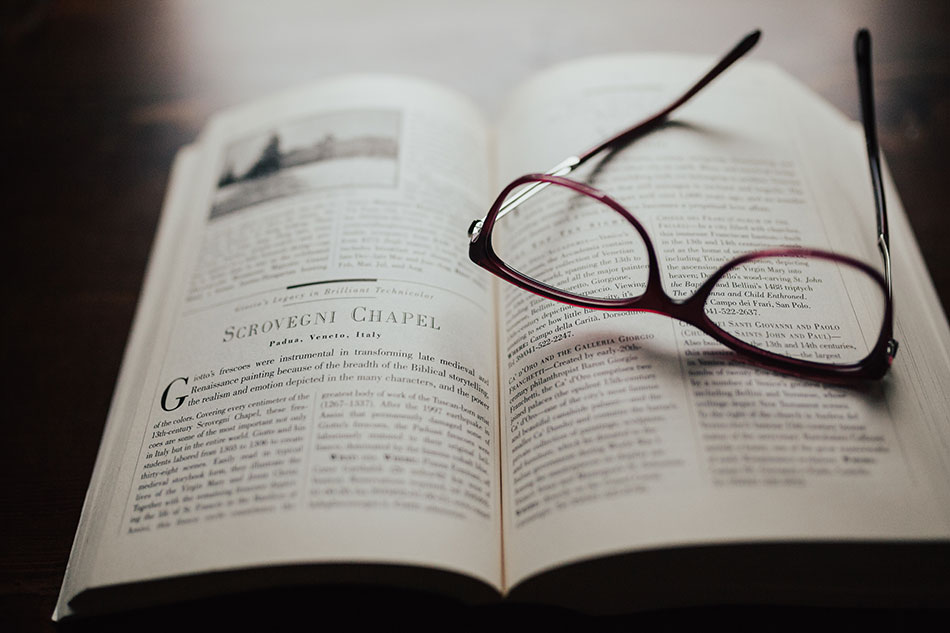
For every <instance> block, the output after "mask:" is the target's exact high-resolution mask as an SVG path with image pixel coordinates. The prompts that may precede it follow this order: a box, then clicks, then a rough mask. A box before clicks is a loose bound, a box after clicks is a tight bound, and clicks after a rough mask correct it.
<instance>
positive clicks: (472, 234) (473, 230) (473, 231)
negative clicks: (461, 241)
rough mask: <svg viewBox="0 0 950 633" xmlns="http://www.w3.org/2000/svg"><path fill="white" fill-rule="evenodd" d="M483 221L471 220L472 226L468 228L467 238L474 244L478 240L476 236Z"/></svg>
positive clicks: (480, 230) (480, 229)
mask: <svg viewBox="0 0 950 633" xmlns="http://www.w3.org/2000/svg"><path fill="white" fill-rule="evenodd" d="M483 222H484V220H472V224H471V225H470V226H469V227H468V237H469V240H470V241H472V242H474V241H475V240H476V239H478V234H479V233H481V232H482V223H483Z"/></svg>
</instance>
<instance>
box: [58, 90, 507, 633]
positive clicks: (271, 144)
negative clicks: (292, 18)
mask: <svg viewBox="0 0 950 633" xmlns="http://www.w3.org/2000/svg"><path fill="white" fill-rule="evenodd" d="M489 161H490V158H489V140H488V131H487V128H486V127H485V125H484V124H483V122H482V119H481V116H480V114H479V113H478V112H477V111H476V110H475V109H474V108H473V107H472V106H471V105H470V104H469V103H468V102H467V101H466V100H464V99H462V98H460V97H458V96H457V95H454V94H451V93H448V92H446V91H444V90H442V89H440V88H437V87H435V86H432V85H430V84H426V83H423V82H419V81H415V80H410V79H399V78H392V77H378V76H377V77H371V76H353V77H346V78H341V79H338V80H333V81H329V82H325V83H322V84H319V85H317V86H314V87H311V88H307V89H304V90H301V91H297V92H294V93H291V94H285V95H281V96H278V97H274V98H272V99H269V100H266V101H261V102H257V103H255V104H251V105H249V106H246V107H243V108H240V109H236V110H233V111H230V112H227V113H224V114H222V115H219V116H218V117H216V118H215V119H214V120H213V121H212V123H211V124H210V126H209V127H208V129H207V130H206V132H205V133H204V134H203V135H202V138H201V140H200V145H198V146H197V149H191V150H189V151H188V152H183V153H182V155H181V156H180V157H179V160H178V161H177V163H176V167H175V170H174V173H173V181H172V185H171V187H170V191H169V195H168V200H167V201H166V207H165V210H164V211H163V218H162V222H161V228H160V231H159V235H158V237H157V239H156V247H155V252H154V253H153V256H152V261H151V264H150V271H149V274H148V277H147V279H146V286H145V290H144V292H143V297H142V300H141V304H140V306H139V310H138V315H137V317H136V325H135V327H134V329H133V334H132V338H131V339H130V342H129V347H128V350H127V352H126V359H125V361H124V363H123V370H122V373H121V376H120V380H119V383H118V385H117V391H116V396H115V399H114V402H113V407H112V410H111V411H110V416H109V420H108V422H107V426H106V431H105V435H104V438H103V442H102V446H101V448H100V455H99V458H98V460H97V465H96V468H95V472H94V475H93V480H92V483H91V484H90V490H89V493H88V495H87V500H86V505H85V507H84V510H83V515H82V518H81V521H80V526H79V529H78V531H77V535H76V541H75V544H74V548H73V552H72V555H71V558H70V564H69V567H68V569H67V574H66V579H65V581H64V585H63V590H62V594H61V596H60V603H59V605H58V607H57V613H56V614H55V616H54V617H63V616H65V615H69V614H70V613H71V612H73V611H75V612H82V611H83V610H86V611H95V610H104V609H106V608H108V607H105V606H103V605H101V604H98V603H97V602H101V601H99V600H98V599H97V600H88V601H86V603H83V600H82V599H79V600H78V601H73V603H72V604H71V605H70V601H71V600H73V599H74V598H75V597H76V596H77V594H80V593H81V592H83V591H85V590H87V589H90V588H93V589H95V588H101V587H108V586H126V587H127V586H131V585H132V584H133V583H141V582H142V581H155V580H158V579H169V578H174V577H180V576H189V575H190V576H192V577H194V576H195V575H196V574H197V575H201V574H207V573H212V572H227V571H228V570H238V569H246V568H257V569H260V568H267V567H270V568H273V567H274V566H281V565H284V566H298V567H300V566H305V565H306V564H308V563H336V564H348V563H375V564H378V565H389V566H419V567H424V568H432V569H438V570H444V571H448V572H454V573H457V574H462V575H465V576H467V577H471V578H474V579H477V583H476V584H478V585H479V586H484V588H485V589H490V588H491V587H494V588H497V587H500V585H501V582H502V581H501V536H500V532H501V531H500V518H499V514H500V502H499V499H498V497H499V482H498V472H499V466H498V454H499V453H498V447H497V437H496V435H497V433H496V424H495V422H494V421H495V420H496V416H497V414H496V408H497V407H496V403H495V398H494V394H495V393H496V388H495V384H494V382H495V367H496V363H495V357H494V341H495V331H494V328H495V325H494V314H493V303H492V295H491V286H490V284H489V283H488V279H487V277H485V276H483V275H481V274H480V272H479V271H477V270H475V269H473V267H471V266H467V265H465V262H464V261H462V260H463V258H464V256H465V250H464V248H460V247H459V246H458V243H459V242H460V240H463V239H464V236H463V237H462V238H458V236H459V234H460V231H463V230H464V227H465V226H466V224H467V221H468V220H469V219H470V218H472V217H476V216H478V215H480V214H481V213H482V212H483V209H484V208H485V207H486V206H487V202H488V200H487V198H488V196H489V195H490V192H489V185H490V182H489V174H490V173H491V171H492V165H491V164H490V162H489ZM460 227H461V228H460ZM456 238H458V239H456ZM199 577H200V576H199ZM212 584H213V583H205V584H204V585H203V586H204V588H205V590H208V589H207V588H208V587H210V586H212ZM210 591H214V590H213V589H210ZM87 595H88V593H87ZM168 596H169V597H167V598H165V599H174V597H175V596H174V592H172V593H171V594H168ZM136 600H141V598H135V599H131V600H126V603H125V605H124V606H132V604H134V603H135V602H136Z"/></svg>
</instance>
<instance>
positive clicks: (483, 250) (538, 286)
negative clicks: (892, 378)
mask: <svg viewBox="0 0 950 633" xmlns="http://www.w3.org/2000/svg"><path fill="white" fill-rule="evenodd" d="M759 37H760V32H759V31H754V32H752V33H750V34H749V35H747V36H746V37H745V38H744V39H743V40H742V41H741V42H740V43H739V44H737V45H736V46H735V47H734V48H733V49H732V50H731V51H730V52H729V53H727V54H726V55H725V56H724V57H723V58H722V60H721V61H719V63H717V64H716V65H715V66H714V67H713V68H712V69H711V70H710V71H709V72H707V73H706V74H705V75H704V76H703V77H702V78H700V79H699V81H697V82H696V83H695V84H694V85H693V86H692V87H691V88H690V89H689V90H687V91H686V92H685V93H684V94H683V95H682V96H681V97H680V98H679V99H677V100H676V101H674V102H673V103H672V104H671V105H669V106H667V107H666V108H665V109H663V110H661V111H660V112H658V113H657V114H655V115H653V116H651V117H649V118H647V119H645V120H643V121H641V122H640V123H638V124H636V125H634V126H633V127H630V128H627V129H626V130H624V131H622V132H620V133H619V134H617V135H615V136H613V137H611V138H610V139H608V140H606V141H604V142H603V143H601V144H599V145H596V146H594V147H593V148H591V149H589V150H587V151H586V152H584V153H583V154H581V155H579V156H572V157H570V158H568V159H566V160H565V161H563V162H561V163H560V164H558V165H557V166H556V167H554V168H553V169H551V170H550V171H549V172H547V173H544V174H528V175H526V176H522V177H521V178H518V179H516V180H515V181H513V182H512V183H511V184H509V185H508V186H507V187H505V189H504V190H503V191H502V192H501V194H500V195H499V196H498V198H497V199H496V200H495V203H494V204H493V205H492V207H491V209H490V210H489V211H488V214H487V215H486V216H485V217H484V218H483V219H481V220H475V221H474V222H473V223H472V225H471V226H470V228H469V237H470V243H469V257H470V259H471V260H472V261H473V262H474V263H475V264H477V265H478V266H481V267H482V268H484V269H486V270H488V271H489V272H491V273H493V274H494V275H496V276H498V277H500V278H501V279H503V280H505V281H508V282H510V283H512V284H514V285H515V286H518V287H519V288H522V289H524V290H527V291H529V292H532V293H534V294H536V295H538V296H541V297H544V298H546V299H552V300H554V301H559V302H561V303H566V304H569V305H572V306H576V307H579V308H587V309H594V310H610V311H636V312H652V313H655V314H661V315H664V316H668V317H671V318H674V319H677V320H679V321H682V322H684V323H688V324H690V325H692V326H694V327H696V328H698V329H699V330H700V331H702V332H704V333H705V334H707V335H709V336H710V337H712V338H713V339H715V340H716V341H718V342H720V343H722V344H723V345H725V346H726V347H728V348H730V349H732V350H733V351H735V352H737V353H738V354H739V357H740V358H741V359H742V360H745V361H747V362H750V363H752V364H755V365H758V366H761V367H765V368H768V369H772V370H777V371H780V372H783V373H788V374H793V375H796V376H801V377H804V378H809V379H815V380H824V381H831V382H851V381H855V380H867V379H880V378H883V377H884V375H885V374H886V373H887V371H888V369H889V368H890V365H891V363H892V362H893V360H894V356H895V354H896V353H897V341H895V340H894V339H893V338H892V337H893V330H894V325H893V320H894V318H893V305H894V304H893V298H892V293H891V269H890V267H891V264H890V254H889V238H888V228H887V211H886V206H885V203H884V187H883V183H882V179H881V167H880V158H879V151H878V144H877V133H876V130H875V125H874V120H875V119H874V101H873V94H872V91H871V42H870V35H869V33H868V31H867V30H866V29H862V30H860V31H858V33H857V35H856V37H855V57H856V63H857V68H858V84H859V89H860V96H861V114H862V117H861V118H862V120H863V123H864V132H865V139H866V143H867V150H868V161H869V163H870V170H871V181H872V185H873V189H874V200H875V206H876V207H877V227H878V240H877V241H878V248H879V250H880V252H881V256H882V258H883V260H884V272H885V274H884V275H883V276H882V275H881V274H880V273H879V272H878V271H877V270H875V269H874V268H872V267H871V266H869V265H868V264H866V263H864V262H861V261H859V260H857V259H854V258H852V257H848V256H846V255H841V254H837V253H832V252H829V251H824V250H818V249H809V248H776V249H768V250H761V251H755V252H752V253H747V254H745V255H741V256H739V257H737V258H735V259H733V260H731V261H729V262H727V263H726V264H724V265H723V266H722V267H721V268H719V269H718V270H717V271H716V272H714V273H713V274H712V275H711V276H710V277H709V278H708V279H707V280H706V281H705V282H704V283H703V284H702V285H701V286H700V287H699V288H698V289H697V290H696V291H695V292H694V293H693V294H692V295H691V296H690V297H688V298H686V299H683V300H676V299H673V298H672V297H670V296H669V295H667V294H666V293H665V292H664V290H663V285H662V282H661V280H660V268H659V262H658V259H657V256H656V250H655V249H654V246H653V242H652V241H651V240H650V237H649V236H648V235H647V232H646V229H645V228H644V227H643V225H642V224H641V223H640V221H639V220H637V219H636V217H634V216H633V214H631V213H630V212H629V211H627V210H626V209H625V208H624V207H623V206H622V205H621V204H620V203H618V202H617V201H616V200H614V199H613V198H611V197H610V196H608V195H607V194H605V193H603V192H601V191H599V190H597V189H595V188H594V187H591V186H589V185H586V184H584V183H581V182H577V181H574V180H570V179H568V178H565V177H564V176H565V174H567V173H570V171H572V170H573V169H575V168H576V167H578V166H579V165H581V164H582V163H584V162H585V161H587V160H588V159H589V158H591V157H592V156H594V155H595V154H598V153H599V152H601V151H604V150H606V149H610V148H617V147H620V146H622V145H625V144H626V143H628V142H630V141H632V140H633V139H635V138H638V137H640V136H643V135H645V134H647V133H648V132H650V131H653V130H654V129H656V128H657V127H659V126H660V125H661V124H662V123H664V122H665V121H666V120H667V117H668V116H669V114H670V113H672V112H673V111H674V110H675V109H676V108H678V107H679V106H681V105H682V104H683V103H685V102H686V101H688V100H689V99H690V98H691V97H692V96H693V95H695V94H696V93H697V92H699V90H700V89H702V88H703V87H704V86H706V85H707V84H708V83H709V82H710V81H712V80H713V79H714V78H715V77H716V76H717V75H719V74H720V73H721V72H722V71H724V70H725V69H726V68H728V67H729V66H730V65H732V63H734V62H735V61H736V60H738V59H739V58H740V57H742V56H743V55H744V54H745V53H747V52H748V51H749V50H751V49H752V47H753V46H755V44H756V43H757V42H758V39H759ZM550 185H556V186H561V187H566V188H567V189H570V190H572V191H574V192H576V193H578V194H581V195H585V196H589V197H591V198H593V199H595V200H598V201H600V202H601V203H603V204H606V205H607V206H609V207H610V208H612V209H613V210H614V211H616V212H617V213H619V214H620V215H621V216H623V217H624V219H626V220H627V222H629V223H630V224H631V225H633V227H634V228H635V229H636V231H637V232H638V233H639V234H640V237H641V238H642V239H643V243H644V244H645V246H646V252H647V262H648V265H649V266H648V273H647V283H646V289H645V290H644V292H643V294H641V295H640V296H638V297H633V298H628V299H594V298H590V297H583V296H581V295H576V294H573V293H570V292H565V291H563V290H559V289H557V288H554V287H552V286H549V285H547V284H544V283H542V282H540V281H537V280H536V279H533V278H531V277H528V276H527V275H524V274H522V273H520V272H518V271H517V270H515V269H514V268H511V267H510V266H508V265H507V264H505V262H504V261H502V260H501V258H499V257H498V255H497V254H496V253H495V251H494V249H493V248H492V245H491V232H492V228H493V227H494V225H495V222H496V221H497V220H498V219H499V218H500V217H502V216H503V215H504V214H505V213H507V212H508V211H510V210H512V209H513V208H514V207H515V206H517V205H518V204H520V203H521V202H523V201H524V200H525V199H527V198H528V197H530V196H531V195H534V193H537V192H538V191H540V190H541V189H542V188H544V187H547V186H550ZM519 187H523V189H522V190H521V191H520V192H519V193H518V194H516V195H515V196H514V197H513V198H512V199H511V200H508V196H509V194H511V192H512V191H514V190H515V189H518V188H519ZM775 257H808V258H812V259H823V260H827V261H831V262H835V263H839V264H845V265H848V266H851V267H853V268H857V269H858V270H860V271H862V272H864V273H866V274H867V275H868V276H869V277H870V278H871V279H873V280H874V282H875V283H877V284H878V286H879V287H880V289H881V291H882V292H883V293H884V295H885V297H886V304H885V308H884V315H883V323H882V325H881V331H880V334H879V335H878V339H877V342H876V343H875V345H874V347H873V349H872V350H871V352H870V353H869V354H868V355H867V356H866V357H865V358H864V359H862V360H861V361H859V362H856V363H852V364H842V365H832V364H828V363H821V362H817V361H809V360H803V359H798V358H793V357H789V356H784V355H781V354H775V353H773V352H770V351H768V350H765V349H762V348H760V347H756V346H754V345H751V344H749V343H746V342H744V341H742V340H739V339H737V338H736V337H734V336H732V335H731V334H729V333H728V332H727V331H725V330H723V329H722V328H721V327H719V326H718V325H716V324H715V323H714V322H713V321H712V320H711V319H710V318H709V317H708V316H707V315H706V313H705V311H704V307H705V304H706V301H707V300H708V298H709V295H710V293H711V292H712V290H713V288H714V287H715V285H716V283H717V282H718V281H719V280H720V279H721V278H722V277H723V276H724V275H726V274H727V273H728V272H729V271H731V270H733V269H734V268H736V267H737V266H740V265H743V264H746V263H748V262H750V261H754V260H757V259H766V258H775Z"/></svg>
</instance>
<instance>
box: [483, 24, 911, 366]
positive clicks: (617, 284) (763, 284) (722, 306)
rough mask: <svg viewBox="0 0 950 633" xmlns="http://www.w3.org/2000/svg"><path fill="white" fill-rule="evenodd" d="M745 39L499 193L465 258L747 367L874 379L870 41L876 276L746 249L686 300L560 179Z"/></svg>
mask: <svg viewBox="0 0 950 633" xmlns="http://www.w3.org/2000/svg"><path fill="white" fill-rule="evenodd" d="M758 38H759V33H758V31H756V32H754V33H752V34H750V35H748V36H747V37H746V38H745V39H743V40H742V42H740V43H739V44H738V45H737V46H736V47H735V48H734V49H733V50H731V51H730V52H729V53H728V54H727V55H726V56H725V57H724V58H723V59H722V60H721V61H720V62H719V63H718V64H716V66H714V67H713V69H712V70H710V71H709V72H708V73H707V74H706V75H704V76H703V77H702V78H701V79H700V80H699V81H698V82H696V84H694V85H693V86H692V87H691V88H690V89H689V90H687V91H686V92H685V93H684V95H683V96H681V97H680V98H679V99H677V100H676V101H674V102H673V103H672V104H671V105H670V106H668V107H667V108H665V109H664V110H662V111H660V112H659V113H657V114H656V115H654V116H652V117H650V118H648V119H646V120H645V121H643V122H641V123H639V124H638V125H635V126H633V127H631V128H628V129H626V130H624V131H622V132H620V133H619V134H617V135H615V136H614V137H612V138H610V139H608V140H607V141H605V142H603V143H601V144H600V145H597V146H595V147H593V148H591V149H590V150H588V151H587V152H584V153H583V154H580V155H579V156H571V157H569V158H567V159H566V160H564V161H562V162H561V163H559V164H558V165H557V166H555V167H554V168H552V169H551V170H549V171H548V172H547V173H544V174H531V175H527V176H523V177H521V178H519V179H517V180H515V181H514V182H512V183H511V184H510V185H508V186H507V187H506V188H505V189H504V190H503V191H502V193H501V195H500V196H499V197H498V199H497V200H496V201H495V203H494V205H492V208H491V210H490V211H489V213H488V214H487V215H486V216H485V218H483V219H481V220H476V221H475V222H473V223H472V225H471V227H470V228H469V237H470V246H469V255H470V257H471V259H472V261H474V262H475V263H476V264H478V265H480V266H482V267H483V268H486V269H487V270H489V271H491V272H492V273H494V274H495V275H497V276H499V277H501V278H502V279H504V280H506V281H509V282H511V283H512V284H514V285H516V286H519V287H521V288H523V289H525V290H528V291H530V292H533V293H535V294H538V295H540V296H542V297H546V298H548V299H553V300H556V301H561V302H563V303H568V304H571V305H575V306H578V307H583V308H589V309H601V310H631V311H649V312H655V313H658V314H663V315H666V316H670V317H673V318H675V319H679V320H681V321H684V322H686V323H689V324H691V325H693V326H695V327H697V328H699V329H700V330H702V331H703V332H705V333H706V334H708V335H709V336H711V337H712V338H714V339H715V340H717V341H719V342H721V343H723V344H724V345H726V346H728V347H730V348H732V349H733V350H735V351H736V352H738V353H739V354H740V356H741V357H742V358H744V359H746V360H749V361H751V362H753V363H756V364H759V365H762V366H767V367H769V368H772V369H777V370H781V371H785V372H789V373H793V374H797V375H801V376H806V377H810V378H819V379H831V380H836V379H838V380H840V379H854V378H880V377H882V376H884V374H885V373H886V372H887V369H888V367H889V366H890V363H891V361H892V360H893V358H894V354H895V353H896V351H897V342H896V341H894V340H893V339H892V338H891V335H892V331H893V325H892V322H893V316H892V309H893V308H892V306H893V302H892V298H891V275H890V255H889V248H888V231H887V216H886V209H885V206H884V190H883V186H882V184H881V175H880V162H879V158H878V148H877V139H876V134H875V132H874V118H873V117H874V108H873V100H872V95H871V89H870V86H871V77H870V36H869V35H868V33H867V31H863V30H862V31H860V32H859V33H858V35H857V37H856V39H855V52H856V58H857V65H858V76H859V84H860V94H861V101H862V114H863V120H864V128H865V137H866V139H867V146H868V157H869V162H870V165H871V180H872V183H873V185H874V193H875V203H876V206H877V211H878V213H877V224H878V246H879V249H880V251H881V255H882V258H883V261H884V275H883V276H882V275H881V274H880V273H879V272H878V271H876V270H875V269H874V268H872V267H871V266H869V265H867V264H865V263H863V262H860V261H858V260H855V259H852V258H850V257H847V256H844V255H839V254H835V253H830V252H827V251H821V250H815V249H802V248H781V249H771V250H765V251H757V252H753V253H749V254H746V255H743V256H740V257H737V258H736V259H733V260H732V261H730V262H728V263H727V264H725V265H724V266H722V267H721V268H719V269H718V270H716V271H715V272H713V273H712V274H711V275H710V276H709V277H708V279H706V281H705V282H703V283H702V284H701V285H700V286H699V287H698V288H696V289H695V291H694V292H693V294H692V295H691V296H689V297H688V298H686V299H683V300H677V299H673V298H671V297H670V296H668V295H667V294H666V293H665V292H664V290H663V287H662V283H661V272H662V271H661V270H660V267H659V264H658V259H657V255H656V251H655V248H654V246H653V243H652V242H651V240H650V237H649V235H648V234H647V232H646V230H645V228H644V227H643V225H642V224H641V223H640V222H639V220H637V218H636V217H635V216H633V215H632V214H631V213H630V212H629V211H628V210H627V209H625V208H624V207H623V206H621V205H620V204H619V203H618V202H616V201H615V200H614V199H612V198H611V197H610V196H608V195H607V194H605V193H603V192H601V191H599V190H597V189H595V188H593V187H591V186H589V185H587V184H584V183H581V182H577V181H574V180H570V179H568V178H565V176H566V175H567V174H569V173H570V172H571V171H572V170H574V169H575V168H576V167H578V166H580V165H581V164H583V163H584V162H585V161H587V160H588V159H589V158H591V157H592V156H594V155H595V154H598V153H600V152H602V151H604V150H606V149H610V148H615V147H618V146H620V145H622V144H626V143H628V142H630V141H631V140H633V139H635V138H637V137H639V136H642V135H643V134H646V133H647V132H649V131H651V130H654V129H656V128H657V127H658V126H659V125H660V124H662V123H663V122H665V121H666V120H667V117H668V115H669V114H670V113H672V112H673V111H674V110H675V109H676V108H677V107H679V106H680V105H682V104H683V103H685V102H686V101H687V100H688V99H689V98H690V97H692V96H693V95H694V94H696V93H697V92H698V91H699V90H700V89H701V88H702V87H703V86H705V85H707V84H708V83H709V82H710V81H712V79H713V78H715V77H716V76H717V75H718V74H720V73H721V72H722V71H723V70H725V69H726V68H727V67H728V66H729V65H731V64H732V63H733V62H735V61H736V60H737V59H739V58H740V57H741V56H742V55H744V54H745V53H746V52H747V51H748V50H750V49H751V48H752V47H753V46H754V45H755V43H756V42H757V40H758Z"/></svg>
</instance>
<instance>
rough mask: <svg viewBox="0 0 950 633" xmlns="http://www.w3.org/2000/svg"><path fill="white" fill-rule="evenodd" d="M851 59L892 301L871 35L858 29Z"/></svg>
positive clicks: (878, 228) (885, 272)
mask: <svg viewBox="0 0 950 633" xmlns="http://www.w3.org/2000/svg"><path fill="white" fill-rule="evenodd" d="M854 57H855V62H856V63H857V67H858V91H859V94H860V98H861V121H862V122H863V123H864V140H865V144H866V145H867V150H868V163H869V165H870V168H871V187H872V188H873V189H874V206H875V208H876V209H877V245H878V249H879V250H880V251H881V257H882V258H883V259H884V279H885V281H887V296H888V298H890V297H891V256H890V235H889V233H888V230H887V204H886V203H885V201H884V182H883V179H882V178H881V158H880V151H879V149H878V144H877V128H876V124H875V121H876V120H877V119H876V118H875V114H874V91H873V89H872V82H871V34H870V33H868V30H867V29H861V30H860V31H858V33H857V35H855V37H854Z"/></svg>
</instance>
